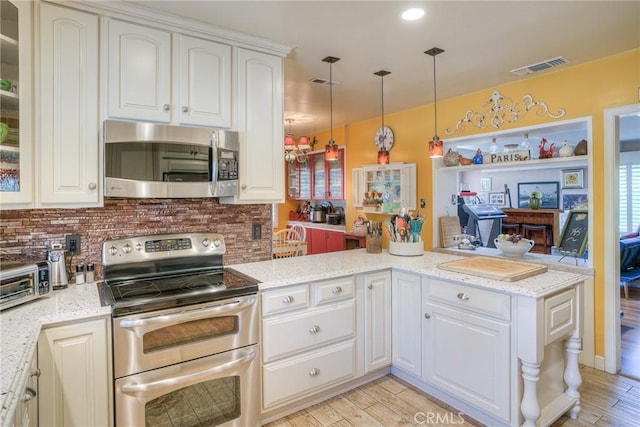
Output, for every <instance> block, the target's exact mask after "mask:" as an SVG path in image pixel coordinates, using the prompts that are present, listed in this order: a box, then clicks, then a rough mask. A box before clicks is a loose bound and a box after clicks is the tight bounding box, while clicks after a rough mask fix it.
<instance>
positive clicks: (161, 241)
mask: <svg viewBox="0 0 640 427" xmlns="http://www.w3.org/2000/svg"><path fill="white" fill-rule="evenodd" d="M225 252H226V246H225V244H224V238H223V237H222V235H221V234H217V233H190V234H160V235H151V236H138V237H130V238H126V239H118V240H107V241H105V242H103V243H102V263H103V265H114V264H121V263H130V262H141V261H151V260H160V259H170V258H178V257H192V256H199V255H223V254H224V253H225Z"/></svg>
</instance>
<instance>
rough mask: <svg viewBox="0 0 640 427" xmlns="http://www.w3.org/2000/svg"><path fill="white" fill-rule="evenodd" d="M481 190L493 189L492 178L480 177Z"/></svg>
mask: <svg viewBox="0 0 640 427" xmlns="http://www.w3.org/2000/svg"><path fill="white" fill-rule="evenodd" d="M480 191H491V178H480Z"/></svg>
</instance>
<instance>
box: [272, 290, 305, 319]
mask: <svg viewBox="0 0 640 427" xmlns="http://www.w3.org/2000/svg"><path fill="white" fill-rule="evenodd" d="M308 306H309V286H307V285H299V286H291V287H288V288H284V289H277V290H273V291H267V292H264V293H263V294H262V315H263V316H269V315H271V314H276V313H284V312H285V311H292V310H297V309H299V308H305V307H308Z"/></svg>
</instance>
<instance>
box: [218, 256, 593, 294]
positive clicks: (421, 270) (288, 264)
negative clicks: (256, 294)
mask: <svg viewBox="0 0 640 427" xmlns="http://www.w3.org/2000/svg"><path fill="white" fill-rule="evenodd" d="M478 255H479V254H478ZM461 258H462V257H461V256H458V255H452V254H444V253H436V252H425V253H424V254H423V255H420V256H407V257H404V256H396V255H390V254H389V253H388V251H387V250H383V251H382V253H380V254H370V253H367V252H366V249H355V250H350V251H341V252H331V253H327V254H319V255H307V256H303V257H293V258H281V259H276V260H270V261H260V262H254V263H246V264H234V265H229V266H228V267H229V268H231V269H234V270H237V271H239V272H241V273H243V274H246V275H248V276H251V277H253V278H254V279H256V280H258V281H260V282H261V283H260V285H259V286H260V290H268V289H273V288H277V287H279V286H286V285H294V284H299V283H307V282H312V281H318V280H326V279H332V278H336V277H340V276H346V275H351V274H359V273H367V272H371V271H377V270H384V269H388V268H393V269H395V270H399V271H404V272H408V273H417V274H426V275H429V276H432V277H434V278H438V279H444V280H453V281H456V282H459V283H465V284H471V285H475V286H479V287H482V288H487V289H491V290H494V291H500V292H506V293H510V294H515V295H524V296H527V297H534V298H540V297H543V296H545V295H548V294H551V293H554V292H556V291H558V290H561V289H563V288H565V287H567V286H570V285H572V284H573V283H575V282H578V281H581V280H584V277H585V275H583V274H580V273H577V272H569V271H559V270H552V269H551V268H550V269H549V271H547V272H546V273H542V274H539V275H537V276H533V277H529V278H526V279H522V280H518V281H517V282H505V281H501V280H495V279H486V278H483V277H478V276H471V275H468V274H463V273H456V272H452V271H447V270H441V269H439V268H438V267H437V265H438V264H439V263H441V262H446V261H452V260H456V259H461ZM505 259H507V258H505ZM522 261H524V260H522Z"/></svg>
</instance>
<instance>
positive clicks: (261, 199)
mask: <svg viewBox="0 0 640 427" xmlns="http://www.w3.org/2000/svg"><path fill="white" fill-rule="evenodd" d="M235 53H236V54H235V59H236V61H235V66H236V71H235V73H236V76H237V91H236V93H237V102H238V114H237V124H238V127H237V129H238V132H239V137H240V162H239V184H240V190H239V194H238V196H236V197H229V198H222V197H221V198H220V201H221V202H223V203H282V202H283V201H284V161H283V157H282V156H283V153H284V135H283V126H282V123H283V72H282V58H281V57H279V56H275V55H270V54H265V53H262V52H256V51H253V50H249V49H243V48H237V50H236V51H235Z"/></svg>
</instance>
